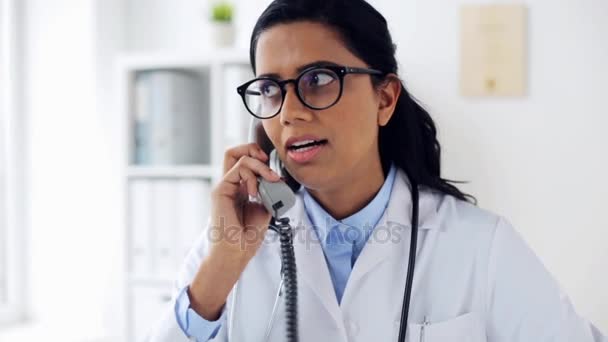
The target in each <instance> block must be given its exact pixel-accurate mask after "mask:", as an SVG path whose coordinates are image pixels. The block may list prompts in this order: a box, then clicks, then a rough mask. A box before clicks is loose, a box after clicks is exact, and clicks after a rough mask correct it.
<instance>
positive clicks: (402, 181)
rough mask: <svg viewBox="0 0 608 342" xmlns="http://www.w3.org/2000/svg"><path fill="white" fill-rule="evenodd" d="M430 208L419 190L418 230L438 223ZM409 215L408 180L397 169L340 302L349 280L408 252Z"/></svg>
mask: <svg viewBox="0 0 608 342" xmlns="http://www.w3.org/2000/svg"><path fill="white" fill-rule="evenodd" d="M434 208H435V203H434V201H433V199H432V196H431V195H429V194H425V193H424V192H422V191H420V198H419V208H418V210H419V224H418V225H419V227H418V230H419V232H420V231H422V230H431V229H435V228H437V227H438V225H437V221H436V220H435V219H434V215H433V212H434ZM411 215H412V199H411V191H410V183H409V180H408V178H407V175H406V174H405V172H403V170H401V169H398V172H397V177H395V183H394V184H393V189H392V191H391V196H390V199H389V202H388V206H387V208H386V210H385V211H384V214H383V216H382V218H381V219H380V220H379V222H378V224H377V225H376V227H374V230H373V233H372V235H371V236H370V237H369V239H368V240H367V242H366V244H365V247H364V248H363V250H362V251H361V254H360V255H359V257H358V258H357V260H356V262H355V264H354V265H353V270H352V272H351V274H350V276H349V279H348V282H347V284H346V288H345V290H344V296H343V298H342V302H343V304H344V303H345V302H346V301H348V300H350V297H351V296H353V295H354V294H351V292H352V290H349V289H350V288H353V286H354V285H353V284H357V283H358V282H359V281H360V280H361V279H362V278H363V277H364V276H365V275H366V274H367V273H369V272H372V271H373V270H374V269H376V267H375V266H376V265H378V264H379V263H381V262H383V261H384V260H386V259H387V257H389V256H390V255H394V256H395V257H397V256H398V255H408V253H409V246H410V233H411ZM419 236H420V235H419ZM419 247H420V246H419ZM401 249H403V250H405V253H402V252H400V250H401ZM406 265H407V260H405V261H404V269H405V267H406ZM349 284H350V286H349ZM354 288H356V287H354Z"/></svg>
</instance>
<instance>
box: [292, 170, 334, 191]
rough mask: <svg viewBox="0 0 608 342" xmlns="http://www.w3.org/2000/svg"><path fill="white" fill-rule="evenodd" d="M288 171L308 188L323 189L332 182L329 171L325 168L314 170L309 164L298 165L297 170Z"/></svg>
mask: <svg viewBox="0 0 608 342" xmlns="http://www.w3.org/2000/svg"><path fill="white" fill-rule="evenodd" d="M287 171H288V172H289V174H290V175H291V176H292V177H293V179H295V180H296V181H297V182H298V183H300V185H302V186H304V187H306V188H308V189H314V190H318V189H323V188H326V187H327V184H328V183H331V182H330V177H328V176H329V174H328V172H325V170H323V169H321V170H314V171H313V170H312V169H309V168H308V167H307V166H297V169H296V170H295V172H292V171H289V170H287Z"/></svg>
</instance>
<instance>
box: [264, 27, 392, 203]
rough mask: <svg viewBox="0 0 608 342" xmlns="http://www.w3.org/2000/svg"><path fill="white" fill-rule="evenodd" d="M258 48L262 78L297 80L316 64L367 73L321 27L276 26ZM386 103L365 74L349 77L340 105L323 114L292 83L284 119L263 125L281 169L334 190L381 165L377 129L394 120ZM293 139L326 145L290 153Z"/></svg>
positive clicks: (315, 185)
mask: <svg viewBox="0 0 608 342" xmlns="http://www.w3.org/2000/svg"><path fill="white" fill-rule="evenodd" d="M257 44H258V45H257V50H256V71H257V74H258V77H259V76H263V75H272V76H273V77H276V78H278V79H281V80H284V79H291V78H296V77H297V76H298V74H299V72H298V69H301V68H302V67H304V66H306V65H309V64H311V63H316V62H331V63H335V64H337V65H340V66H351V67H362V68H365V67H368V66H367V65H366V64H365V63H364V62H363V61H362V60H361V59H359V58H358V57H357V56H355V55H354V54H352V53H351V52H350V51H349V50H347V48H346V47H345V45H344V43H343V42H342V40H341V39H340V37H339V35H338V34H337V33H335V32H334V31H333V30H331V29H330V28H328V27H327V26H325V25H323V24H319V23H313V22H294V23H289V24H279V25H275V26H273V27H271V28H270V29H268V30H267V31H264V32H263V33H262V34H261V35H260V38H259V40H258V43H257ZM335 82H339V81H338V80H335ZM382 102H383V101H382V96H381V95H379V93H378V92H377V91H375V90H374V88H373V86H372V82H371V79H370V76H369V75H365V74H348V75H346V76H345V78H344V87H343V92H342V96H341V98H340V100H339V101H338V103H336V104H335V105H333V106H332V107H330V108H328V109H323V110H313V109H310V108H308V107H306V106H304V105H303V104H302V102H300V100H299V99H298V97H297V95H296V94H295V89H294V84H293V83H290V84H288V85H287V94H286V95H285V100H284V103H283V107H282V109H281V111H280V113H279V114H278V115H277V116H275V117H273V118H271V119H266V120H263V125H264V129H265V131H266V133H267V135H268V137H269V138H270V140H271V141H272V143H273V145H274V146H275V148H276V149H277V152H278V154H279V157H280V158H281V160H282V161H283V164H284V165H285V167H286V168H287V170H288V171H289V173H290V174H291V175H292V176H293V177H294V178H295V179H296V180H297V181H298V182H299V183H300V184H302V185H304V186H306V187H307V188H309V189H314V190H321V191H323V190H331V189H332V188H336V187H340V186H342V185H347V184H352V183H351V181H352V180H353V179H355V178H354V177H365V173H366V172H369V170H370V169H371V168H374V167H377V166H378V165H379V163H380V156H379V151H378V125H379V124H386V122H388V118H390V115H391V114H392V110H390V113H389V114H388V118H387V114H386V113H385V111H379V109H380V108H381V107H382ZM294 138H295V139H298V140H300V139H305V140H309V139H310V138H312V139H313V140H323V141H326V142H325V143H323V144H321V145H317V146H314V147H313V148H312V149H309V150H308V151H297V150H293V147H291V148H290V147H288V139H292V140H293V139H294ZM374 170H376V169H374Z"/></svg>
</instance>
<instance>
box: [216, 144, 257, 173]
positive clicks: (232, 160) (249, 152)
mask: <svg viewBox="0 0 608 342" xmlns="http://www.w3.org/2000/svg"><path fill="white" fill-rule="evenodd" d="M244 156H248V157H253V158H257V159H259V160H261V161H264V162H266V161H268V155H267V154H266V153H265V152H264V151H263V150H262V148H261V147H260V146H259V145H258V144H257V143H250V144H245V145H239V146H235V147H233V148H230V149H228V150H226V153H225V154H224V171H223V174H224V175H225V174H226V173H228V171H230V169H232V168H233V167H234V165H235V164H236V163H237V162H238V161H239V160H240V159H241V158H242V157H244Z"/></svg>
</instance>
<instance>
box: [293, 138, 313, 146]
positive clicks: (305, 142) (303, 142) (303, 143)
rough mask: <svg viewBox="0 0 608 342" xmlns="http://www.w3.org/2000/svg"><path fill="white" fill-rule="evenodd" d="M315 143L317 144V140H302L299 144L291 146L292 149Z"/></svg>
mask: <svg viewBox="0 0 608 342" xmlns="http://www.w3.org/2000/svg"><path fill="white" fill-rule="evenodd" d="M313 142H315V140H302V141H298V142H297V143H293V144H291V147H298V146H302V145H306V144H310V143H313Z"/></svg>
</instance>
